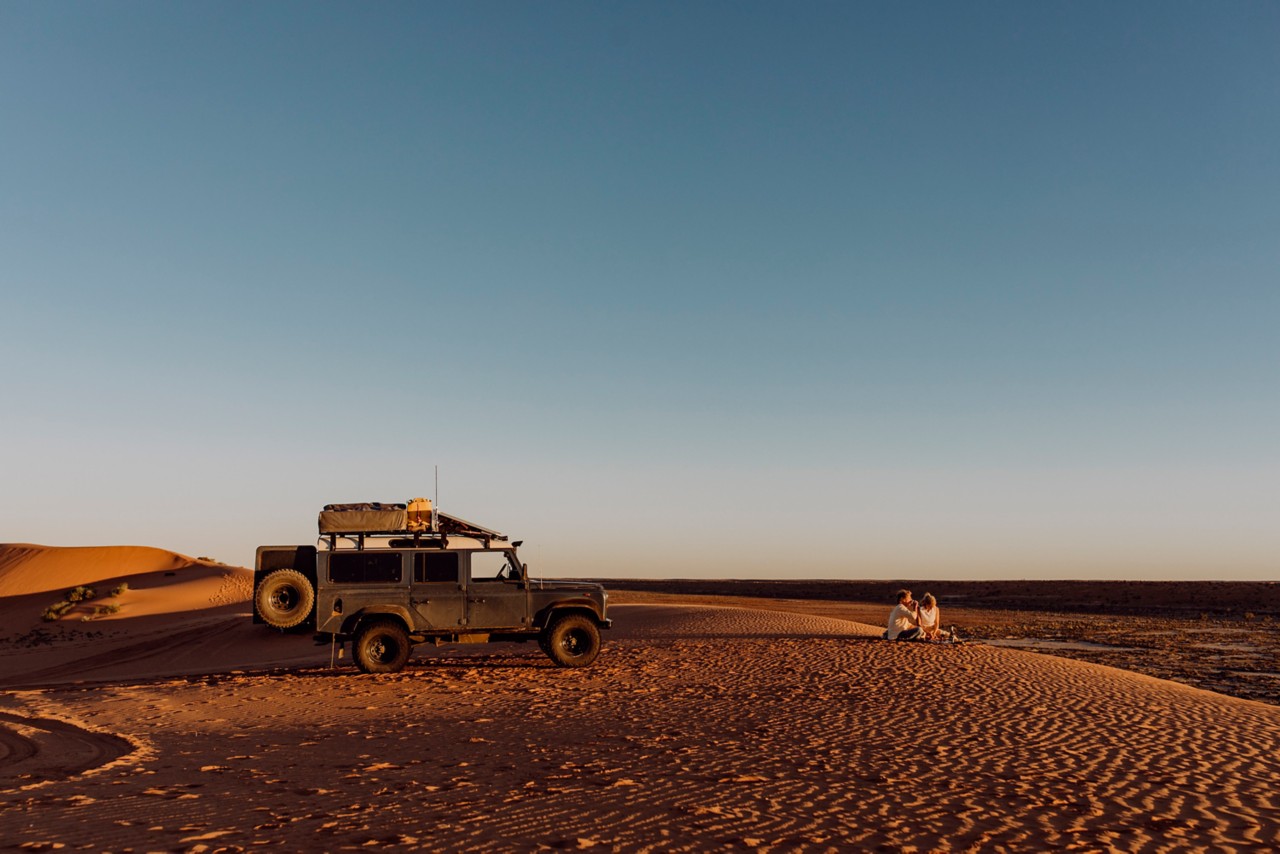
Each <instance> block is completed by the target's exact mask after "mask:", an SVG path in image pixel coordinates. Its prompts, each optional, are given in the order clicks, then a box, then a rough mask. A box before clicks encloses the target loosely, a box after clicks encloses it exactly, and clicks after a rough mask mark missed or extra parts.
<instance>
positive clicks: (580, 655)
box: [539, 614, 600, 667]
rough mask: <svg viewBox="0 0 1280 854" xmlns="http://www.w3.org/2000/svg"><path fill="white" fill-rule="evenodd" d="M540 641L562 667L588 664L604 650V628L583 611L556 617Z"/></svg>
mask: <svg viewBox="0 0 1280 854" xmlns="http://www.w3.org/2000/svg"><path fill="white" fill-rule="evenodd" d="M539 641H540V643H541V644H542V648H543V649H544V650H545V651H546V653H547V655H548V656H549V657H550V658H551V660H552V661H554V662H555V663H556V664H558V665H560V666H561V667H586V666H587V665H588V664H590V663H591V662H593V661H595V660H596V656H597V655H599V654H600V628H599V627H598V626H597V625H596V624H595V621H594V620H592V619H591V618H590V617H584V616H582V615H581V614H570V615H569V616H567V617H561V618H560V619H558V620H556V621H555V622H553V623H552V624H551V625H549V626H547V628H546V630H545V631H544V632H543V634H542V637H541V638H540V639H539Z"/></svg>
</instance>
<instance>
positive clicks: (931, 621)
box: [920, 605, 938, 632]
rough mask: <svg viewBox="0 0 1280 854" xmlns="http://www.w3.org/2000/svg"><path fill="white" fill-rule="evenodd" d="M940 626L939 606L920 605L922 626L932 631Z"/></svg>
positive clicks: (927, 630)
mask: <svg viewBox="0 0 1280 854" xmlns="http://www.w3.org/2000/svg"><path fill="white" fill-rule="evenodd" d="M937 627H938V606H937V605H934V606H933V607H932V608H926V607H924V606H923V605H921V606H920V628H922V629H924V630H925V631H926V632H931V631H933V630H934V629H936V628H937Z"/></svg>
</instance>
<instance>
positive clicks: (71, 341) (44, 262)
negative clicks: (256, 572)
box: [0, 0, 1280, 579]
mask: <svg viewBox="0 0 1280 854" xmlns="http://www.w3.org/2000/svg"><path fill="white" fill-rule="evenodd" d="M1277 140H1280V5H1277V4H1275V3H1262V2H1255V3H1251V2H1237V3H1229V4H1214V3H1180V2H1164V1H1163V0H1161V2H1145V3H1138V2H1135V3H1109V2H1108V3H1087V2H1073V3H1057V4H1055V3H1022V2H1010V3H996V2H983V3H970V4H957V3H946V2H944V3H910V2H908V3H866V4H859V3H848V2H839V3H743V2H732V3H728V2H725V3H719V2H714V3H713V2H696V3H669V4H667V3H585V2H574V3H562V2H551V3H525V2H518V3H482V2H477V3H376V4H354V3H351V4H329V3H298V4H291V3H236V2H226V3H168V2H163V3H142V2H128V3H121V2H95V3H60V2H11V0H0V313H2V318H3V324H4V331H3V335H0V364H3V366H4V371H3V377H4V379H3V385H2V397H0V401H2V402H0V467H2V468H0V541H34V542H41V543H47V544H52V545H84V544H100V543H136V544H145V545H157V546H163V547H168V548H173V549H176V550H179V551H183V552H187V553H191V554H207V555H211V556H214V557H217V558H220V559H222V560H226V561H228V562H232V563H241V564H247V563H251V561H252V558H253V549H254V547H255V546H256V545H258V544H260V543H289V542H310V541H311V540H312V539H313V538H314V534H315V513H316V511H317V510H318V509H319V507H320V505H322V504H324V503H327V502H340V501H361V500H384V501H385V500H404V499H407V498H409V497H412V496H415V495H430V494H431V492H432V470H433V466H435V465H439V466H440V470H441V491H440V498H441V503H442V508H443V509H444V510H446V511H449V512H453V513H455V514H457V515H461V516H463V517H466V518H471V519H474V520H476V521H479V522H481V523H484V524H487V525H491V526H493V527H496V528H499V529H501V530H505V531H509V532H510V533H511V534H512V535H513V536H515V537H519V538H523V539H525V540H526V541H527V542H528V546H527V548H526V555H525V556H526V559H527V560H529V561H530V562H531V563H532V564H534V565H535V566H537V567H538V568H540V569H541V570H542V571H544V572H546V573H547V574H551V575H600V576H610V575H612V576H660V577H683V576H718V577H779V578H786V577H814V576H826V577H871V578H894V577H904V576H917V577H919V576H924V575H927V576H933V577H953V578H962V577H989V578H997V577H1011V576H1012V577H1026V578H1051V577H1109V578H1187V577H1191V578H1238V579H1245V578H1277V577H1280V382H1278V380H1280V334H1277V333H1278V332H1280V288H1278V285H1280V145H1278V144H1277Z"/></svg>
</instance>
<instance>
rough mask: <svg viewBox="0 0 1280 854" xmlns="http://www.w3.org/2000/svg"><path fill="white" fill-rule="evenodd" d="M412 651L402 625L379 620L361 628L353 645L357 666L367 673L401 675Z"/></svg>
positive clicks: (352, 654) (353, 655)
mask: <svg viewBox="0 0 1280 854" xmlns="http://www.w3.org/2000/svg"><path fill="white" fill-rule="evenodd" d="M412 652H413V644H412V643H411V642H410V641H409V634H408V633H407V632H406V631H405V630H404V628H403V627H402V626H401V625H400V624H399V623H393V622H391V621H390V620H376V621H374V622H372V623H367V624H366V625H364V626H362V627H361V629H360V631H359V632H357V633H356V639H355V642H354V643H353V644H352V645H351V657H352V658H354V659H355V662H356V667H359V668H360V669H361V670H362V671H363V672H365V673H399V672H400V671H401V670H403V669H404V666H405V663H406V662H408V660H409V655H410V653H412Z"/></svg>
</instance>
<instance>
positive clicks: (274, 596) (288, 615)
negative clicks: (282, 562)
mask: <svg viewBox="0 0 1280 854" xmlns="http://www.w3.org/2000/svg"><path fill="white" fill-rule="evenodd" d="M253 603H254V606H255V607H256V608H257V609H258V616H260V617H262V621H263V622H264V623H266V624H267V625H268V626H274V627H275V628H277V629H291V628H293V627H294V626H297V625H301V624H302V622H303V621H304V620H306V619H307V617H309V616H311V609H312V608H314V607H315V604H316V589H315V587H314V586H313V585H312V584H311V580H310V579H308V578H307V577H306V576H305V575H303V574H302V573H301V572H298V571H297V570H296V569H277V570H276V571H275V572H272V573H270V574H269V575H267V577H266V578H264V579H262V583H261V584H259V585H258V590H257V592H256V593H254V596H253Z"/></svg>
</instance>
